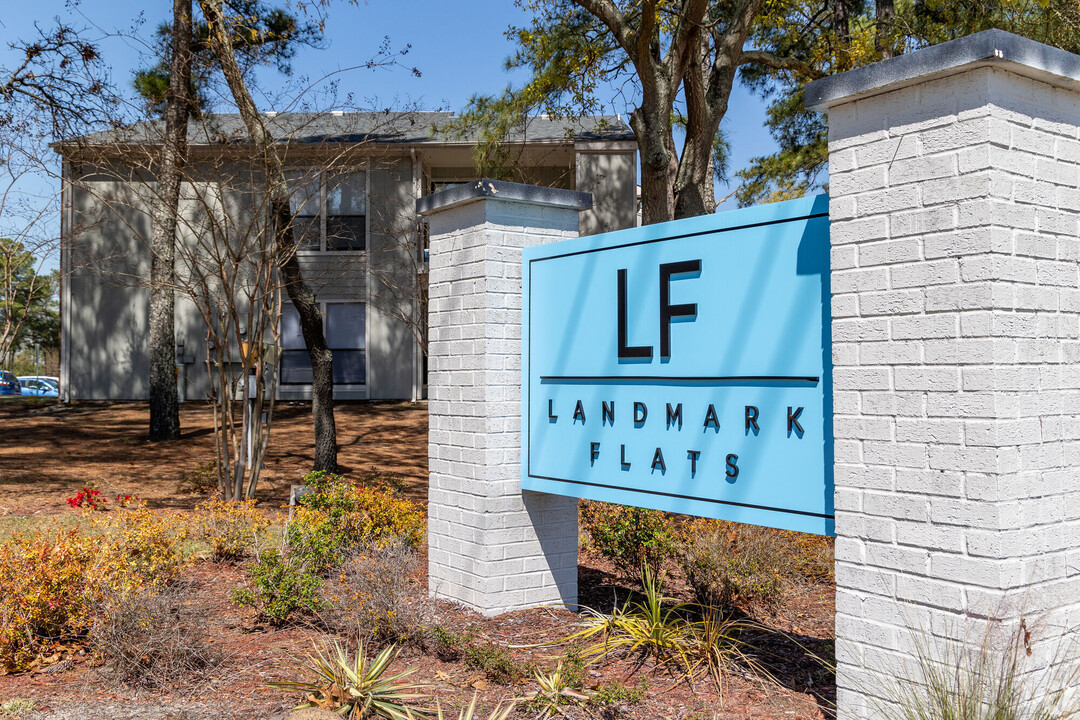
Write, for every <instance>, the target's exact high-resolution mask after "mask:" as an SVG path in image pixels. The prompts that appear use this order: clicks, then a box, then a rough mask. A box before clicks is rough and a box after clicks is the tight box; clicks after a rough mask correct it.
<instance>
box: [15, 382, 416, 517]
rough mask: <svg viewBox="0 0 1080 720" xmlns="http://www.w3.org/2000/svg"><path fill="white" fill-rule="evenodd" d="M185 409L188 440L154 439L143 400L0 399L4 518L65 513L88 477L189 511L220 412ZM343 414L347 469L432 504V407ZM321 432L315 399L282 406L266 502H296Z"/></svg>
mask: <svg viewBox="0 0 1080 720" xmlns="http://www.w3.org/2000/svg"><path fill="white" fill-rule="evenodd" d="M181 408H182V409H181V415H180V425H181V439H180V440H176V441H173V442H165V443H151V442H148V441H147V439H146V438H147V423H148V417H149V416H148V410H147V406H146V405H145V404H144V403H75V404H72V405H61V404H59V403H56V402H26V401H7V400H6V399H3V400H0V515H2V514H9V515H10V514H14V515H19V514H30V513H50V512H62V511H65V510H66V509H67V504H66V502H65V500H66V498H69V497H71V496H72V495H74V494H75V493H76V492H77V491H78V489H79V488H80V487H81V486H82V485H85V484H88V483H90V484H94V485H96V487H97V488H98V489H99V490H101V492H102V494H104V495H106V496H108V497H115V496H116V495H117V494H121V495H138V496H139V497H140V498H141V499H143V500H145V501H146V502H147V503H148V504H149V505H150V507H171V508H177V509H191V507H193V505H194V503H196V502H198V501H199V500H201V499H202V497H201V496H199V495H197V494H192V493H179V492H177V488H178V486H179V485H180V483H181V481H182V480H183V479H184V478H185V476H188V475H190V474H191V473H193V472H196V471H197V470H198V469H199V468H205V467H206V466H207V464H208V463H211V462H213V460H214V457H215V451H214V431H213V413H212V411H211V408H210V406H209V405H208V404H205V403H184V404H183V405H181ZM335 419H336V425H337V431H338V444H339V446H340V447H339V449H338V464H339V465H340V466H341V472H342V473H343V474H347V475H359V474H361V473H363V472H365V471H368V470H370V469H371V468H377V469H378V470H380V471H382V472H384V473H394V474H397V475H401V476H403V477H404V478H405V479H406V480H408V481H409V485H408V487H409V497H410V499H411V500H415V501H417V502H427V486H426V480H427V409H426V408H425V407H424V406H422V405H408V404H400V403H380V404H372V403H348V402H339V403H338V404H337V406H336V408H335ZM313 438H314V433H313V430H312V425H311V408H310V406H309V405H307V404H304V403H278V404H277V405H276V406H275V409H274V425H273V430H272V438H271V442H270V447H269V450H268V452H267V456H266V470H265V471H264V472H263V474H262V476H261V479H260V481H259V488H258V491H257V495H258V497H259V500H260V502H261V503H264V504H273V505H281V504H282V503H285V502H287V501H288V498H289V486H290V485H292V484H295V483H299V482H300V478H301V477H303V475H304V473H305V472H308V471H310V469H311V463H312V459H313V457H314V455H313V447H314V440H313Z"/></svg>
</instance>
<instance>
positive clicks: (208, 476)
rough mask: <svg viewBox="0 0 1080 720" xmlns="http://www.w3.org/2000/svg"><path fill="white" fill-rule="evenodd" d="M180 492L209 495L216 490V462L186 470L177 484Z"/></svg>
mask: <svg viewBox="0 0 1080 720" xmlns="http://www.w3.org/2000/svg"><path fill="white" fill-rule="evenodd" d="M176 489H177V490H179V491H180V492H188V493H195V494H197V495H209V494H210V493H212V492H217V490H218V472H217V460H211V461H210V462H207V463H202V464H201V465H196V466H195V467H193V468H192V469H191V470H188V471H187V473H186V474H185V475H184V477H182V478H180V482H179V483H178V484H177V488H176Z"/></svg>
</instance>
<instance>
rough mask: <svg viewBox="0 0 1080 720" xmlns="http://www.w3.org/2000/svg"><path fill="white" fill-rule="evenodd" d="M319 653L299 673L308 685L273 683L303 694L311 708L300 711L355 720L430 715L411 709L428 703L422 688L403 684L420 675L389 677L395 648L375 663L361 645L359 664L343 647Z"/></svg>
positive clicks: (401, 719)
mask: <svg viewBox="0 0 1080 720" xmlns="http://www.w3.org/2000/svg"><path fill="white" fill-rule="evenodd" d="M314 649H315V653H314V654H313V655H308V657H307V661H306V662H303V663H301V664H299V665H297V666H294V667H293V670H295V671H296V672H297V674H299V675H301V676H302V677H304V678H305V679H303V680H294V681H285V682H271V683H267V685H271V686H273V687H279V688H284V689H286V690H299V691H301V692H303V693H304V697H305V698H306V702H304V703H302V704H301V705H298V706H297V708H296V709H300V708H306V707H321V708H325V709H327V710H333V711H334V712H337V713H338V714H340V715H342V716H343V717H346V718H350V720H359V719H360V718H372V717H375V718H386V720H413V719H414V718H416V716H417V715H428V714H430V711H429V710H426V709H424V708H419V707H410V706H409V704H410V703H412V702H413V701H415V700H418V699H420V698H424V697H426V696H425V695H422V694H420V693H418V692H416V691H417V690H419V689H420V688H421V687H422V686H420V685H417V684H414V683H408V682H401V679H402V678H404V677H406V676H407V675H410V674H412V673H413V672H414V670H406V671H405V672H402V673H398V674H397V675H390V676H388V677H383V675H384V674H385V673H386V671H387V668H389V667H390V663H391V661H393V659H394V657H395V656H396V655H397V650H396V648H395V647H393V646H390V647H387V648H385V649H383V650H382V651H381V652H380V653H379V654H378V655H376V656H375V657H374V658H373V659H372V660H371V661H370V662H369V661H368V660H367V658H366V657H365V655H364V643H363V642H361V643H359V647H358V648H357V651H356V657H355V659H350V658H349V654H348V652H347V651H346V650H345V649H344V648H342V647H341V645H340V644H339V643H338V642H337V641H335V642H334V643H333V645H331V646H329V647H327V646H323V647H319V646H318V645H315V646H314Z"/></svg>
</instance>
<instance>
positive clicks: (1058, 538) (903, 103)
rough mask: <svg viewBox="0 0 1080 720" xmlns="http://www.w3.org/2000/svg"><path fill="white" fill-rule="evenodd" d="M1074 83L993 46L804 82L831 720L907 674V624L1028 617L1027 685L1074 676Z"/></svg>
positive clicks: (1062, 59)
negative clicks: (820, 380)
mask: <svg viewBox="0 0 1080 720" xmlns="http://www.w3.org/2000/svg"><path fill="white" fill-rule="evenodd" d="M1077 77H1080V57H1078V56H1076V55H1072V54H1069V53H1066V52H1063V51H1060V50H1056V49H1053V48H1050V47H1047V46H1045V45H1041V44H1039V43H1035V42H1032V41H1030V40H1026V39H1024V38H1020V37H1017V36H1015V35H1010V34H1008V33H1004V32H1001V31H989V32H984V33H979V34H977V35H973V36H969V37H967V38H963V39H960V40H956V41H953V42H949V43H946V44H943V45H939V46H936V47H933V48H929V49H926V50H921V51H918V52H914V53H911V54H910V55H905V56H902V57H899V58H895V59H892V60H887V61H885V62H881V63H878V64H876V65H872V66H870V67H867V68H862V69H859V70H855V71H852V72H848V73H844V74H842V75H838V76H835V77H832V78H828V79H826V80H822V81H819V82H817V83H815V84H813V85H811V86H810V87H809V88H808V90H807V105H808V106H809V107H812V108H814V109H818V110H824V111H826V112H827V113H828V122H829V173H830V178H829V180H830V194H831V202H830V218H831V222H832V229H831V242H832V292H833V299H832V312H833V325H832V328H833V329H832V336H833V358H834V365H835V370H834V375H833V382H834V406H835V418H834V428H835V438H836V444H835V455H836V468H835V470H836V472H835V481H836V585H837V591H836V635H837V647H836V658H837V673H838V680H837V682H838V688H839V689H838V704H839V707H840V718H841V720H845V719H847V718H863V717H869V716H871V715H873V713H874V705H875V703H877V702H879V701H880V696H882V695H887V693H883V691H882V687H883V678H884V677H890V676H898V677H901V678H902V677H905V676H908V675H911V676H914V675H915V673H914V672H913V670H914V660H913V655H914V650H913V647H912V635H911V629H912V628H914V629H915V631H916V632H918V633H921V634H922V637H923V638H924V639H926V640H928V641H929V643H930V645H931V646H932V647H935V648H938V649H939V650H940V648H941V647H942V644H943V643H946V642H948V640H947V639H946V638H947V637H948V636H949V635H950V634H951V635H953V636H954V637H955V636H956V635H958V634H959V633H962V632H963V631H964V629H965V625H967V626H968V627H969V629H970V627H971V626H972V625H975V626H978V625H979V624H980V621H979V620H978V619H977V618H980V617H987V616H991V617H997V618H1002V619H1004V622H1002V623H1000V627H1002V629H1003V632H1009V631H1011V630H1015V629H1017V627H1018V626H1019V618H1020V617H1021V616H1023V617H1025V618H1026V619H1027V621H1028V622H1029V623H1032V625H1030V626H1031V627H1033V629H1034V640H1035V647H1034V648H1033V654H1032V656H1031V657H1030V658H1028V659H1027V660H1025V670H1028V671H1031V672H1033V673H1035V676H1033V677H1038V676H1039V674H1041V676H1042V678H1043V679H1046V678H1048V677H1050V675H1051V674H1052V672H1053V671H1052V670H1048V669H1047V668H1048V667H1050V666H1052V665H1053V662H1052V658H1054V657H1055V656H1059V657H1058V660H1062V659H1070V660H1071V661H1072V662H1075V661H1076V658H1075V657H1072V658H1061V657H1060V655H1061V653H1063V652H1067V651H1068V649H1069V648H1070V647H1072V646H1070V645H1068V644H1067V643H1065V644H1063V643H1062V642H1060V641H1061V635H1062V632H1063V629H1064V628H1065V627H1067V626H1070V625H1075V624H1076V622H1077V620H1078V619H1080V617H1078V615H1080V613H1078V612H1077V610H1078V604H1080V502H1078V500H1080V492H1078V491H1080V418H1078V415H1080V342H1078V332H1080V290H1078V287H1080V275H1078V263H1077V261H1078V257H1080V241H1078V237H1077V211H1080V165H1078V163H1080V141H1078V134H1077V125H1078V123H1080V86H1078V84H1077V83H1076V81H1075V80H1074V78H1077ZM973 617H974V618H976V619H975V620H973V619H972V618H973ZM994 625H999V624H998V623H996V622H995V623H994ZM981 632H982V631H980V630H978V629H976V630H975V632H974V633H973V634H974V640H975V641H976V642H977V641H979V640H981V639H982V638H981V634H980V633H981Z"/></svg>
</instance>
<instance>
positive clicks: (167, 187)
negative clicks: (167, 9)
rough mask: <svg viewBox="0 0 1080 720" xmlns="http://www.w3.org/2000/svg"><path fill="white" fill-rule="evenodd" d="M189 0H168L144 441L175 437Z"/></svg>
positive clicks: (153, 245) (152, 241) (176, 422)
mask: <svg viewBox="0 0 1080 720" xmlns="http://www.w3.org/2000/svg"><path fill="white" fill-rule="evenodd" d="M190 79H191V0H173V34H172V58H171V59H170V61H169V92H168V95H167V96H166V106H165V141H164V143H163V144H162V148H161V165H160V167H159V169H158V173H157V175H158V193H159V194H158V197H157V200H156V202H155V203H154V210H153V213H154V230H153V237H152V240H151V260H150V440H151V441H159V440H176V439H178V438H179V437H180V408H179V406H178V401H177V397H176V333H175V329H174V325H173V322H174V321H173V304H174V290H173V286H174V284H175V283H174V277H173V275H174V269H173V263H174V261H175V258H176V225H177V215H178V213H179V205H180V183H181V180H182V178H183V173H184V165H185V163H186V160H187V129H188V114H189V112H190V109H191V106H190V104H189V100H190V98H189V97H188V84H189V81H190Z"/></svg>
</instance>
